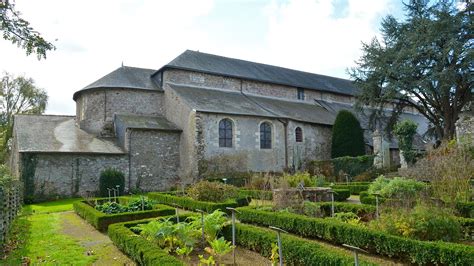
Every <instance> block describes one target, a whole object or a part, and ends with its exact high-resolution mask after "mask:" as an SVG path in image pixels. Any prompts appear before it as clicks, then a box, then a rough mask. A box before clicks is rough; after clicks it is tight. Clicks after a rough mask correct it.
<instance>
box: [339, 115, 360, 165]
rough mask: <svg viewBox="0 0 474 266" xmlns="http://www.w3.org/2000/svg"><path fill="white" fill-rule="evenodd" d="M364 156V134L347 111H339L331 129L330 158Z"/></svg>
mask: <svg viewBox="0 0 474 266" xmlns="http://www.w3.org/2000/svg"><path fill="white" fill-rule="evenodd" d="M364 154H365V144H364V132H363V130H362V128H361V127H360V123H359V121H358V120H357V118H356V117H355V116H354V115H353V114H352V113H351V112H349V111H347V110H342V111H339V113H338V114H337V117H336V121H335V122H334V125H333V127H332V146H331V155H332V158H337V157H342V156H360V155H364Z"/></svg>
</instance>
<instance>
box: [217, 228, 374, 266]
mask: <svg viewBox="0 0 474 266" xmlns="http://www.w3.org/2000/svg"><path fill="white" fill-rule="evenodd" d="M222 233H223V235H224V238H225V239H226V240H228V241H232V225H227V226H225V227H224V228H223V230H222ZM235 234H236V237H235V238H236V242H237V245H239V246H241V247H243V248H246V249H250V250H253V251H255V252H258V253H260V254H261V255H262V256H264V257H267V258H269V257H270V256H271V250H272V246H271V245H272V243H276V242H277V237H276V233H275V232H274V231H271V230H269V229H266V228H259V227H257V226H252V225H247V224H236V230H235ZM282 247H283V248H282V251H283V261H284V262H285V265H354V259H353V257H352V256H348V255H346V254H344V253H342V252H339V251H334V250H331V249H328V248H325V247H323V246H320V245H319V244H318V243H315V242H314V241H311V240H307V239H304V238H301V237H296V236H292V235H288V234H282ZM359 263H360V265H376V264H371V263H368V262H366V261H364V260H359Z"/></svg>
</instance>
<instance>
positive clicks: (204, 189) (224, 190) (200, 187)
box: [187, 181, 237, 202]
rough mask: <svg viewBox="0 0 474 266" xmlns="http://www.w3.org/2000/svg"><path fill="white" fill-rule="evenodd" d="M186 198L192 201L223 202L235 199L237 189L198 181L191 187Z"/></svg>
mask: <svg viewBox="0 0 474 266" xmlns="http://www.w3.org/2000/svg"><path fill="white" fill-rule="evenodd" d="M187 193H188V196H189V197H191V198H192V199H194V200H200V201H210V202H223V201H226V200H228V199H233V198H236V197H237V188H236V187H234V186H231V185H226V184H222V183H219V182H209V181H200V182H198V183H196V184H194V185H192V186H191V187H190V188H189V189H188V191H187Z"/></svg>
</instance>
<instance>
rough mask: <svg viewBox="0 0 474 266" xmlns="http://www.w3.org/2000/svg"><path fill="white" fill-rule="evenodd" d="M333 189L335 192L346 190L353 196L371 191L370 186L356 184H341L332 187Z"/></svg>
mask: <svg viewBox="0 0 474 266" xmlns="http://www.w3.org/2000/svg"><path fill="white" fill-rule="evenodd" d="M331 188H333V190H339V189H346V190H348V191H349V193H350V194H351V195H359V194H360V192H362V191H367V190H368V189H369V184H355V183H349V184H348V185H347V184H339V185H332V186H331Z"/></svg>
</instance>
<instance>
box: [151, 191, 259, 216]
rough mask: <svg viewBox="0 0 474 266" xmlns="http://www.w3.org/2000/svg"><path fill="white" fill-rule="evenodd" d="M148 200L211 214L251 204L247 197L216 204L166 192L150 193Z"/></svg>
mask: <svg viewBox="0 0 474 266" xmlns="http://www.w3.org/2000/svg"><path fill="white" fill-rule="evenodd" d="M148 198H150V199H152V200H154V201H156V202H158V203H161V204H167V205H172V204H177V205H179V206H180V207H181V208H183V209H187V210H196V209H199V210H203V211H205V212H207V213H211V212H213V211H215V210H221V211H223V212H228V210H226V208H227V207H231V208H237V207H242V206H247V205H249V203H250V199H249V198H247V197H243V198H238V199H235V200H228V201H225V202H217V203H216V202H207V201H198V200H193V199H192V198H189V197H181V196H175V195H171V194H168V193H166V192H150V193H148Z"/></svg>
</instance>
